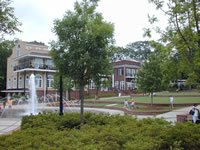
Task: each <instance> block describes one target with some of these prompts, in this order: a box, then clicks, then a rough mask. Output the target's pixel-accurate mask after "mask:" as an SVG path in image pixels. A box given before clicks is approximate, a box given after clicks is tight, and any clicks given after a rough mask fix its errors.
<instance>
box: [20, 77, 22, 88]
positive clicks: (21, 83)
mask: <svg viewBox="0 0 200 150" xmlns="http://www.w3.org/2000/svg"><path fill="white" fill-rule="evenodd" d="M19 88H22V76H20V77H19Z"/></svg>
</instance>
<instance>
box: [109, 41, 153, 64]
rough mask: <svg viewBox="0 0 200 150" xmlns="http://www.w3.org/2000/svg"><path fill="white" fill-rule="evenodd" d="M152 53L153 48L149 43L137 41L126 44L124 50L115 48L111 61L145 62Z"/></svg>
mask: <svg viewBox="0 0 200 150" xmlns="http://www.w3.org/2000/svg"><path fill="white" fill-rule="evenodd" d="M152 51H154V48H153V47H152V46H151V41H137V42H133V43H129V44H127V45H126V47H125V48H123V47H118V48H116V49H115V53H114V55H113V57H112V59H113V61H116V60H123V59H127V58H128V59H135V60H138V61H144V60H147V58H148V56H149V55H150V54H151V52H152Z"/></svg>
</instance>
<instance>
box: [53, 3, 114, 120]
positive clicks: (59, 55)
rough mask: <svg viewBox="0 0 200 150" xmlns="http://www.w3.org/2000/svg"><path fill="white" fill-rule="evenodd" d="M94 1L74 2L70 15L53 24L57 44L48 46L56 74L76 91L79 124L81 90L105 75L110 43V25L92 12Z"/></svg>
mask: <svg viewBox="0 0 200 150" xmlns="http://www.w3.org/2000/svg"><path fill="white" fill-rule="evenodd" d="M97 3H98V0H83V1H82V2H80V3H79V2H75V6H74V12H72V11H67V12H66V14H65V15H64V17H63V18H62V19H61V20H59V19H57V20H55V22H54V29H53V30H54V32H55V34H56V35H57V36H58V41H57V42H52V43H51V46H52V51H51V55H52V58H53V60H54V63H55V65H56V67H57V68H58V69H59V71H60V72H61V73H62V74H63V75H65V76H68V77H70V78H71V79H72V80H73V81H74V83H75V84H76V85H77V86H78V87H79V94H80V100H81V106H80V107H81V110H80V121H81V124H83V121H84V120H83V111H84V110H83V104H84V87H85V85H87V84H88V81H89V80H90V79H94V78H96V77H98V76H99V75H101V74H104V73H105V70H106V68H107V67H108V66H109V65H110V62H109V60H110V59H109V58H110V57H109V56H110V54H111V49H109V44H110V43H112V41H113V39H112V37H113V30H114V29H113V25H112V24H111V23H108V22H106V21H104V20H103V17H102V15H101V14H100V13H97V12H95V9H96V7H97Z"/></svg>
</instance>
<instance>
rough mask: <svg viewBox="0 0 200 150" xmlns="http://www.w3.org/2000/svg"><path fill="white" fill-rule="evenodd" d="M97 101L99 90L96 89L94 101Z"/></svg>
mask: <svg viewBox="0 0 200 150" xmlns="http://www.w3.org/2000/svg"><path fill="white" fill-rule="evenodd" d="M97 99H99V88H98V87H96V93H95V100H97Z"/></svg>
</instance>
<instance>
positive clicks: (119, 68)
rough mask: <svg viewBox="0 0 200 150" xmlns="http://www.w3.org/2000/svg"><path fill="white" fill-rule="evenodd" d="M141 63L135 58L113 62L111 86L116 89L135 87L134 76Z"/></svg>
mask: <svg viewBox="0 0 200 150" xmlns="http://www.w3.org/2000/svg"><path fill="white" fill-rule="evenodd" d="M140 65H141V63H140V62H139V61H135V60H120V61H116V62H114V75H113V79H112V83H113V87H114V88H115V89H116V90H120V91H121V90H122V91H126V90H134V89H136V88H137V84H136V78H137V72H138V69H139V68H140Z"/></svg>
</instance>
